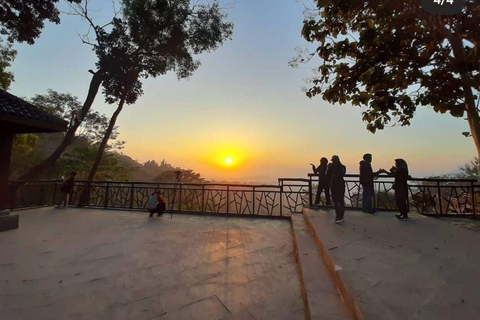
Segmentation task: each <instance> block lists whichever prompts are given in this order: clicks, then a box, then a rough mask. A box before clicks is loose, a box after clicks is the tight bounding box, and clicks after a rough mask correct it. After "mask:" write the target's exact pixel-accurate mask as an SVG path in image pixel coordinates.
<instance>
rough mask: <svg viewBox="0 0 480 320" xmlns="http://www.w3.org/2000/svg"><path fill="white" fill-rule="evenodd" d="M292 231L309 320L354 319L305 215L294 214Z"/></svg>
mask: <svg viewBox="0 0 480 320" xmlns="http://www.w3.org/2000/svg"><path fill="white" fill-rule="evenodd" d="M292 230H293V238H294V241H295V249H296V255H297V262H298V266H299V274H300V281H301V285H302V296H303V299H304V302H305V306H306V310H307V319H331V320H334V319H338V320H345V319H352V315H350V314H349V313H348V311H347V308H346V306H345V303H344V302H343V300H342V298H341V296H340V294H339V292H338V291H337V288H336V287H335V285H334V282H333V279H332V277H331V275H330V273H329V271H328V269H327V267H326V266H325V264H324V262H323V260H322V255H321V253H320V252H319V250H318V248H317V245H316V244H315V240H314V238H313V235H312V234H311V232H310V230H309V229H308V226H307V224H306V222H305V219H304V217H303V215H302V214H293V215H292Z"/></svg>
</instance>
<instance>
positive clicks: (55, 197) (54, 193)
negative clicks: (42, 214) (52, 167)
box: [52, 180, 57, 205]
mask: <svg viewBox="0 0 480 320" xmlns="http://www.w3.org/2000/svg"><path fill="white" fill-rule="evenodd" d="M56 199H57V180H53V197H52V205H55V200H56Z"/></svg>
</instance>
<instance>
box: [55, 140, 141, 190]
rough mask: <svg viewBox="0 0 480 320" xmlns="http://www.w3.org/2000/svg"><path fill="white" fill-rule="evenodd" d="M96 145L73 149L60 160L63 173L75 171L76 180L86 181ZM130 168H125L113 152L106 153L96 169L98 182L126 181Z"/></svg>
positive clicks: (96, 149) (93, 159) (94, 155)
mask: <svg viewBox="0 0 480 320" xmlns="http://www.w3.org/2000/svg"><path fill="white" fill-rule="evenodd" d="M97 152H98V145H87V146H84V147H77V148H73V149H72V150H71V151H69V152H66V153H65V155H64V156H63V157H62V159H60V161H59V162H60V163H61V167H62V168H63V172H64V173H68V172H71V171H76V172H77V173H78V175H77V179H86V178H87V177H88V173H89V172H90V168H91V167H92V165H93V162H94V161H95V157H96V154H97ZM131 171H132V168H130V167H128V166H125V165H124V164H123V163H122V162H121V161H120V159H119V158H118V156H117V154H116V153H115V152H106V153H105V157H104V158H103V159H102V162H101V164H100V166H99V169H98V179H99V180H116V181H126V180H129V178H130V172H131Z"/></svg>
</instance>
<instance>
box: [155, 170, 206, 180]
mask: <svg viewBox="0 0 480 320" xmlns="http://www.w3.org/2000/svg"><path fill="white" fill-rule="evenodd" d="M177 172H180V173H181V174H180V176H181V182H183V183H205V182H206V181H205V179H204V178H202V177H201V175H200V173H195V172H194V171H193V170H192V169H181V168H176V169H173V170H167V171H164V172H162V173H161V174H159V175H158V176H157V177H155V179H153V181H158V182H177V180H176V179H177Z"/></svg>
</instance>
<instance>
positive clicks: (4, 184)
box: [0, 132, 13, 211]
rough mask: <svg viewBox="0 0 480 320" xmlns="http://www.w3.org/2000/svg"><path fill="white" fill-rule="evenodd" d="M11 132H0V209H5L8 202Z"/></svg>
mask: <svg viewBox="0 0 480 320" xmlns="http://www.w3.org/2000/svg"><path fill="white" fill-rule="evenodd" d="M12 143H13V133H6V132H0V195H2V196H1V197H0V211H2V210H5V209H7V207H8V206H9V202H10V197H9V196H5V195H8V194H9V191H10V190H9V187H8V177H9V173H10V158H11V155H12Z"/></svg>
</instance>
